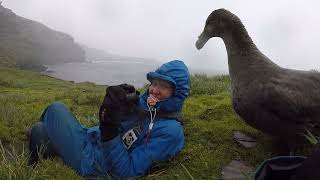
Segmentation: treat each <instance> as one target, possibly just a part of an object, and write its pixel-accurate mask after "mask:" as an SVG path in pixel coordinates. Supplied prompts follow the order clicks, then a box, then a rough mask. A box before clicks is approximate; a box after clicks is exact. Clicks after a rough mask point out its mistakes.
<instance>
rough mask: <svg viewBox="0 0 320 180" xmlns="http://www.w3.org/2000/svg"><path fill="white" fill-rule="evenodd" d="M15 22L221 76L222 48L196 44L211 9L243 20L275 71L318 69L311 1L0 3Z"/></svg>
mask: <svg viewBox="0 0 320 180" xmlns="http://www.w3.org/2000/svg"><path fill="white" fill-rule="evenodd" d="M0 1H1V0H0ZM2 1H3V3H2V4H3V5H4V6H5V7H7V8H9V9H12V10H13V11H14V12H15V13H16V14H18V15H20V16H23V17H26V18H29V19H32V20H35V21H38V22H41V23H43V24H45V25H47V26H49V27H50V28H53V29H55V30H58V31H62V32H66V33H68V34H70V35H72V36H73V37H74V38H75V40H76V41H77V42H80V43H83V44H86V45H87V46H89V47H94V48H99V49H103V50H105V51H107V52H110V53H114V54H119V55H125V56H136V57H144V58H150V59H158V60H161V61H166V60H170V59H182V60H184V61H185V62H186V63H187V64H188V65H189V66H190V67H193V68H199V67H200V68H203V69H205V68H207V69H212V70H215V69H218V70H222V71H224V72H227V71H228V67H227V58H226V50H225V46H224V44H223V42H222V40H221V39H218V38H215V39H211V40H210V41H209V42H208V43H207V45H206V46H205V47H204V48H203V49H202V50H200V51H198V50H196V48H195V42H196V40H197V37H198V35H199V34H200V33H201V31H202V29H203V27H204V23H205V20H206V19H207V17H208V15H209V14H210V13H211V12H212V11H213V10H215V9H218V8H226V9H228V10H230V11H231V12H233V13H235V14H236V15H238V16H239V18H240V19H241V20H242V22H243V24H244V25H245V27H246V29H247V31H248V32H249V35H250V36H251V37H252V39H253V41H254V42H255V44H256V45H257V46H258V48H259V49H260V50H261V51H262V52H263V53H264V54H265V55H267V56H268V57H269V58H270V59H272V60H273V61H274V62H275V63H277V64H279V65H280V66H283V67H286V68H293V69H303V70H310V69H318V70H319V69H320V49H319V48H320V44H319V42H318V41H320V34H319V32H320V23H319V22H320V11H319V9H320V3H319V2H317V1H315V0H314V1H312V0H305V1H298V2H296V1H292V0H282V1H276V0H268V1H254V0H251V1H248V0H242V1H232V2H231V1H227V0H200V1H196V0H192V1H191V0H113V1H111V0H2Z"/></svg>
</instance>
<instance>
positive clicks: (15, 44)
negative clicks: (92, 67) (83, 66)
mask: <svg viewBox="0 0 320 180" xmlns="http://www.w3.org/2000/svg"><path fill="white" fill-rule="evenodd" d="M84 60H85V52H84V50H83V49H82V48H81V47H80V46H79V45H78V44H76V43H75V42H74V39H73V38H72V37H71V36H70V35H68V34H65V33H62V32H58V31H54V30H52V29H50V28H48V27H47V26H45V25H43V24H41V23H38V22H35V21H32V20H29V19H26V18H23V17H20V16H17V15H16V14H15V13H14V12H12V11H11V10H10V9H7V8H5V7H3V6H2V5H1V4H0V66H7V67H18V68H21V69H32V70H43V68H44V66H43V65H53V64H57V63H63V62H74V61H78V62H79V61H84Z"/></svg>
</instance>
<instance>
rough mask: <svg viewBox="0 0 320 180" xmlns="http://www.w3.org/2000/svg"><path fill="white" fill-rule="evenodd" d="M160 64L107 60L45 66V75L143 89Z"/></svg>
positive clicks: (202, 71)
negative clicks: (148, 77)
mask: <svg viewBox="0 0 320 180" xmlns="http://www.w3.org/2000/svg"><path fill="white" fill-rule="evenodd" d="M161 64H162V63H161V62H158V61H150V62H146V61H139V60H134V61H132V60H128V61H125V60H108V61H86V62H73V63H63V64H57V65H53V66H47V71H45V72H43V73H44V74H46V75H49V76H52V77H55V78H59V79H63V80H67V81H73V82H93V83H95V84H99V85H118V84H122V83H127V84H131V85H134V86H135V87H137V88H139V87H143V86H144V85H145V84H147V83H148V80H147V79H146V74H147V73H148V72H150V71H155V70H156V69H157V68H158V67H159V66H160V65H161ZM189 71H190V73H192V74H195V73H198V74H206V75H209V76H212V75H220V74H226V73H225V72H223V71H218V70H214V69H210V68H207V69H204V68H200V69H192V68H190V67H189Z"/></svg>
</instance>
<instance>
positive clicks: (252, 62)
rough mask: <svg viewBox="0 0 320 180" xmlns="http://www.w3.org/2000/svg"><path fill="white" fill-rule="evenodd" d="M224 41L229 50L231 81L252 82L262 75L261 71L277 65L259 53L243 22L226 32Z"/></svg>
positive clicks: (223, 37)
mask: <svg viewBox="0 0 320 180" xmlns="http://www.w3.org/2000/svg"><path fill="white" fill-rule="evenodd" d="M222 39H223V41H224V43H225V46H226V49H227V54H228V66H229V74H230V77H231V79H241V80H244V79H246V80H248V81H251V80H252V78H254V77H256V76H257V75H259V74H261V73H259V72H260V71H261V70H262V71H264V70H265V69H266V68H269V67H271V66H274V65H275V64H274V63H273V62H272V61H270V60H269V59H268V58H267V57H266V56H265V55H263V54H262V53H261V52H260V51H259V49H258V48H257V47H256V45H255V44H254V43H253V41H252V39H251V38H250V36H249V34H248V32H247V31H246V29H245V27H244V26H243V24H242V23H241V22H240V23H239V24H237V27H234V28H232V30H230V31H228V32H226V33H225V34H224V36H222Z"/></svg>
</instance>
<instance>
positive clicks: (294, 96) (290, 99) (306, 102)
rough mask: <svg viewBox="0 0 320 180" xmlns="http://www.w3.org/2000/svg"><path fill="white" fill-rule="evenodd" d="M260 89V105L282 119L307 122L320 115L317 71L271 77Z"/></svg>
mask: <svg viewBox="0 0 320 180" xmlns="http://www.w3.org/2000/svg"><path fill="white" fill-rule="evenodd" d="M260 90H261V92H260V93H259V95H260V97H257V99H258V101H259V105H260V106H261V107H262V108H264V109H266V110H268V111H269V112H270V113H274V114H275V115H277V116H278V117H279V118H281V119H282V120H286V121H291V122H296V123H306V122H305V121H306V119H312V118H314V117H315V116H319V115H320V113H318V111H320V75H319V74H317V73H315V74H313V73H311V74H307V73H296V74H287V75H284V76H281V77H277V78H271V79H270V80H269V81H268V82H266V83H265V84H264V85H263V86H262V88H261V89H260ZM319 118H320V116H319ZM316 121H320V119H317V120H316ZM319 123H320V122H319Z"/></svg>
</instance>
